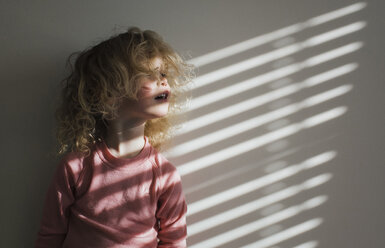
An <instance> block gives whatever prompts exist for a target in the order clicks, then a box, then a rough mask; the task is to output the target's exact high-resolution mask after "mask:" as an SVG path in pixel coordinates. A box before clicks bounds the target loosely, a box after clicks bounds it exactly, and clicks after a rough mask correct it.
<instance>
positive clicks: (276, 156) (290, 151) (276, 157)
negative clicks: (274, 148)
mask: <svg viewBox="0 0 385 248" xmlns="http://www.w3.org/2000/svg"><path fill="white" fill-rule="evenodd" d="M299 150H300V148H299V147H296V148H292V149H288V150H285V151H283V152H280V153H277V154H274V155H273V156H270V157H268V158H266V159H262V160H261V161H258V162H257V163H255V164H253V165H249V166H245V167H243V168H242V167H241V168H239V167H238V168H237V169H236V170H233V171H230V172H228V173H225V174H223V175H219V176H216V177H215V178H211V179H210V180H208V181H205V182H201V183H199V184H197V185H192V186H191V187H188V188H187V189H185V190H184V193H185V194H186V195H188V194H191V193H193V192H195V191H198V190H201V189H204V188H206V187H209V186H211V185H214V184H216V183H218V182H220V181H224V180H226V179H229V178H233V177H235V176H237V175H240V174H242V173H245V172H247V171H251V170H253V169H255V167H256V166H259V165H263V164H266V163H269V162H272V161H275V160H279V159H281V158H282V157H285V156H288V155H291V154H294V153H296V152H298V151H299Z"/></svg>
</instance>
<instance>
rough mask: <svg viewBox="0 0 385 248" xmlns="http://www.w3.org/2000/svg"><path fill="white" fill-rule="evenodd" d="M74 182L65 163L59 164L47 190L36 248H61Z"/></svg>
mask: <svg viewBox="0 0 385 248" xmlns="http://www.w3.org/2000/svg"><path fill="white" fill-rule="evenodd" d="M73 186H74V180H73V175H72V172H71V170H70V169H69V167H68V165H67V164H66V163H63V162H62V163H61V164H60V165H59V166H58V167H57V169H56V172H55V174H54V177H53V180H52V183H51V185H50V187H49V189H48V192H47V195H46V199H45V204H44V210H43V216H42V221H41V226H40V230H39V233H38V237H37V240H36V244H35V247H36V248H48V247H49V248H54V247H62V243H63V241H64V239H65V237H66V234H67V229H68V217H69V206H71V205H72V203H73V202H74V194H73Z"/></svg>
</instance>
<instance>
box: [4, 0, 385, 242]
mask: <svg viewBox="0 0 385 248" xmlns="http://www.w3.org/2000/svg"><path fill="white" fill-rule="evenodd" d="M355 3H356V5H354V4H355ZM357 3H358V4H357ZM384 5H385V4H384V3H383V1H380V0H378V1H374V0H373V1H366V2H358V1H348V0H341V1H315V0H314V1H305V0H292V1H284V0H280V1H268V0H261V1H218V0H212V1H176V0H175V1H170V0H168V1H45V2H43V1H1V2H0V20H1V21H0V25H1V30H2V34H1V36H0V44H1V49H2V51H1V57H0V62H1V66H0V70H1V73H0V75H1V76H0V77H1V78H0V82H1V86H2V90H1V93H0V94H1V98H0V99H1V106H2V115H1V116H2V117H1V119H2V121H1V128H0V130H1V149H0V151H1V155H2V158H3V162H2V166H1V173H0V176H1V178H0V179H1V180H0V183H1V185H0V186H1V204H0V208H1V213H2V214H1V218H0V221H1V232H0V233H1V237H0V246H1V247H30V246H32V244H33V241H34V239H35V236H36V232H37V228H38V225H39V221H40V214H41V208H42V201H43V198H44V194H45V190H46V189H47V186H48V183H49V181H50V177H51V175H52V172H53V169H54V168H55V165H56V162H57V160H56V159H55V157H54V156H53V152H54V151H53V147H54V144H55V143H54V142H55V140H54V136H53V125H54V122H53V110H54V101H55V99H56V97H57V96H58V85H59V81H60V80H61V79H62V78H63V76H64V62H65V59H66V57H67V56H68V55H69V54H70V53H71V52H73V51H76V50H82V49H84V48H86V47H87V46H89V45H92V44H95V43H96V42H97V41H100V40H102V39H104V38H107V37H108V36H109V35H111V34H113V32H114V31H113V29H114V27H123V28H124V27H128V26H135V25H136V26H139V27H141V28H143V29H153V30H156V31H157V32H159V33H160V34H162V35H163V36H164V37H165V39H166V40H167V41H168V42H169V43H170V44H172V45H173V46H174V47H175V48H176V49H177V50H178V51H179V52H181V53H182V54H191V56H192V57H193V58H197V57H200V56H203V55H206V54H208V53H211V52H213V51H217V50H219V49H221V48H225V47H228V46H232V45H235V44H239V43H241V42H243V41H246V40H250V39H253V38H255V37H260V39H257V41H261V44H259V45H257V43H255V39H254V40H253V41H254V42H251V44H254V45H253V47H251V48H249V49H247V50H244V51H242V52H239V53H235V54H232V55H230V56H228V57H226V58H223V59H219V60H216V61H214V62H211V63H210V64H207V65H204V66H200V67H199V68H198V69H199V70H198V76H199V78H198V80H197V82H199V80H203V79H202V78H203V77H202V76H203V75H207V74H208V73H212V72H215V71H217V70H219V69H221V68H226V67H227V66H232V65H236V64H238V63H241V62H244V61H248V60H249V59H251V58H259V59H266V58H271V56H273V55H274V56H276V57H274V58H273V59H270V60H269V59H267V60H266V61H264V62H261V63H260V64H257V65H256V66H254V67H251V68H250V69H248V70H245V71H242V72H239V73H236V74H233V75H229V76H226V77H224V78H222V79H219V80H216V81H214V82H212V83H210V84H208V85H206V86H202V87H199V88H197V89H195V90H194V91H193V95H194V97H195V99H198V97H199V96H203V95H205V94H207V93H210V92H216V93H215V96H219V93H220V92H221V91H220V90H221V89H224V88H226V87H230V86H232V85H236V84H238V83H241V82H243V81H245V80H248V79H251V78H254V77H257V76H259V78H256V79H253V80H251V81H250V82H249V83H247V84H246V85H251V84H253V83H258V84H260V85H259V86H255V87H251V88H250V89H248V90H246V91H243V92H240V93H238V94H231V96H230V97H227V98H224V99H222V100H220V101H218V102H214V103H212V104H208V105H205V106H203V107H201V108H199V109H196V110H194V111H190V112H189V113H188V119H189V120H193V119H195V118H198V117H202V116H204V115H206V114H209V113H212V112H214V111H218V110H221V109H223V108H226V107H230V106H238V105H237V104H238V103H240V102H243V101H246V100H250V99H253V98H255V99H254V100H253V101H251V102H249V103H247V105H246V106H250V105H251V104H256V103H258V102H257V101H261V102H260V104H257V105H255V106H254V107H252V108H249V109H248V110H245V111H243V112H240V113H238V114H232V115H230V116H229V117H228V118H226V119H223V120H219V119H215V118H220V117H215V118H214V119H213V120H214V122H213V124H209V125H206V126H204V127H202V128H199V129H196V130H194V131H191V132H189V133H185V134H181V135H179V136H178V137H176V139H175V147H178V145H181V144H183V143H185V142H187V141H191V140H193V139H195V138H196V137H206V135H208V134H210V133H213V132H215V131H218V130H220V129H222V128H226V127H230V126H232V125H236V124H239V123H243V122H245V121H247V120H250V119H252V118H257V117H259V119H257V120H259V121H261V122H260V124H258V125H256V126H254V127H252V128H251V129H249V130H247V131H244V132H241V133H238V134H236V135H234V136H232V137H228V138H226V139H223V140H220V141H218V142H216V143H213V144H211V145H209V146H201V145H202V144H203V143H202V142H200V143H199V147H201V148H199V147H198V146H193V147H194V148H196V150H194V151H191V152H189V153H186V154H184V155H181V156H175V154H174V155H173V154H172V152H171V151H170V152H169V155H168V156H169V159H170V160H171V161H172V162H173V163H174V164H175V165H176V166H178V168H179V170H180V172H181V173H182V174H183V177H182V179H183V185H184V188H185V191H186V196H187V200H188V203H189V207H190V211H197V212H196V213H193V212H190V216H189V217H188V221H189V227H190V229H189V230H193V229H192V227H194V228H196V227H197V228H198V229H197V230H202V226H203V224H204V223H203V222H202V221H203V220H205V219H208V218H211V217H214V216H218V214H223V215H220V218H219V219H221V220H224V219H227V221H226V222H224V223H222V224H220V225H217V226H215V227H214V228H210V229H207V230H205V231H204V232H200V233H196V234H195V235H191V236H190V238H189V244H190V246H193V245H194V244H198V246H199V247H211V246H213V245H208V244H206V245H204V244H202V243H201V242H203V241H205V240H210V239H212V238H214V237H219V240H224V239H225V238H227V237H228V238H229V240H228V241H226V242H225V244H222V245H219V246H220V247H239V246H242V245H247V244H253V242H256V241H258V242H259V243H256V244H253V245H254V246H253V247H273V246H275V247H295V246H297V245H300V244H303V243H306V244H308V246H302V247H357V248H358V247H382V246H383V245H385V238H384V235H383V232H384V230H385V216H384V214H383V211H384V208H385V198H384V197H383V193H384V191H383V189H384V187H385V180H384V179H383V175H384V174H385V167H384V156H383V152H384V148H385V142H384V138H385V132H384V124H385V123H384V122H385V120H384V110H383V106H384V104H385V100H384V97H383V93H384V89H385V87H384V83H385V82H384V65H385V63H384V57H383V52H382V51H383V44H384V42H385V38H384V33H383V26H384V17H383V9H384V7H385V6H384ZM349 6H350V7H349ZM346 7H348V8H346ZM338 9H343V11H339V12H333V11H334V10H338ZM344 11H345V12H344ZM349 11H350V13H348V12H349ZM327 13H329V14H330V13H332V14H335V15H334V17H333V15H326V16H323V17H324V18H326V19H320V18H318V19H314V17H317V16H320V15H323V14H327ZM344 13H345V14H344ZM322 20H323V21H324V23H319V22H321V21H322ZM291 25H294V26H292V27H293V28H296V30H295V31H293V32H292V33H290V34H286V35H281V36H278V37H275V38H271V40H270V41H268V40H266V38H267V37H271V36H268V35H267V34H271V33H272V32H275V31H277V30H281V29H283V28H286V27H289V26H291ZM338 28H342V29H338ZM335 29H338V30H337V31H335V32H333V33H328V35H325V36H321V37H318V38H320V39H316V40H315V39H311V38H314V37H315V36H317V35H320V34H323V33H326V32H329V31H332V30H335ZM120 30H121V29H120ZM285 30H286V31H287V30H288V29H285ZM290 30H292V29H290ZM281 31H282V30H281ZM273 34H277V32H275V33H273ZM278 34H282V33H281V32H278ZM332 35H335V36H336V37H334V38H332ZM322 39H324V40H322ZM304 41H307V43H304ZM349 44H350V45H349ZM297 45H298V46H297ZM300 45H302V46H300ZM288 46H290V47H289V48H293V49H297V50H298V51H294V50H288ZM241 47H244V46H242V43H241ZM341 47H344V48H343V50H336V51H334V52H332V53H328V52H330V51H332V50H333V49H337V48H341ZM279 49H281V50H279ZM231 51H234V48H232V49H231ZM338 51H339V52H341V53H340V54H339V53H338ZM283 52H287V53H288V54H287V55H286V56H285V55H283ZM325 53H326V55H325V56H323V57H320V56H318V55H320V54H325ZM258 56H259V57H258ZM333 56H334V57H335V58H334V59H332V57H333ZM215 58H216V59H217V58H218V57H217V56H215ZM309 58H312V60H309ZM321 58H323V59H324V60H325V61H323V62H322V63H321V62H320V60H319V59H321ZM315 59H318V60H315ZM258 61H262V60H258ZM315 61H316V62H315ZM317 61H318V62H319V63H318V62H317ZM249 62H250V61H249ZM301 62H307V63H301ZM249 64H250V63H247V65H249ZM290 65H291V66H292V67H290V68H292V69H295V70H297V71H296V72H294V71H293V72H292V73H288V74H287V75H286V76H281V77H277V78H275V79H274V78H272V77H271V75H277V74H272V73H273V72H275V73H276V72H277V71H278V72H282V71H283V69H282V68H284V67H285V66H290ZM295 65H297V66H304V67H303V68H300V67H294V66H295ZM245 66H246V65H242V66H241V68H245ZM280 69H281V70H280ZM232 70H233V69H232V68H231V67H230V69H229V68H227V69H226V70H225V72H229V71H232ZM217 72H218V71H217ZM219 72H221V73H222V74H221V73H219V75H223V71H219ZM327 72H328V73H327ZM267 73H270V74H268V75H270V77H267V78H265V79H266V80H265V81H264V79H263V77H262V76H264V75H266V74H267ZM322 73H327V74H322ZM338 73H340V74H341V75H340V76H338V77H337V76H336V75H337V74H338ZM319 74H322V75H324V76H325V75H326V76H330V78H329V79H328V80H326V79H325V78H324V79H325V80H320V78H319V77H317V78H314V76H316V75H319ZM217 79H218V78H217ZM316 79H317V80H316ZM312 82H313V83H314V82H318V84H316V85H309V84H310V83H312ZM197 84H198V83H197ZM301 85H302V86H304V85H307V86H308V87H299V86H301ZM296 86H298V87H296ZM285 87H286V88H285ZM237 89H239V87H237ZM287 90H293V91H292V92H291V93H288V91H287ZM325 92H326V93H325ZM279 93H280V94H283V95H281V96H278V97H277V94H279ZM321 93H325V94H323V95H319V94H321ZM314 96H322V97H323V98H322V99H321V98H314ZM256 97H258V98H256ZM209 99H210V100H212V99H211V97H210V98H209ZM309 99H310V100H309ZM317 99H318V100H319V102H315V101H311V100H317ZM200 101H201V100H200ZM199 103H200V102H199ZM295 103H298V104H295ZM291 104H294V105H291ZM285 106H294V107H297V109H294V112H292V113H287V114H284V112H282V111H283V110H285V109H283V108H284V107H285ZM286 110H288V109H286ZM289 110H290V109H289ZM229 111H230V110H226V111H225V112H224V113H230V112H229ZM273 111H276V112H273ZM272 113H278V114H282V116H280V117H277V116H276V117H272V119H267V118H268V117H269V116H270V117H271V114H272ZM220 116H223V113H222V114H221V115H220ZM313 117H314V118H313ZM210 118H213V117H210ZM296 124H298V125H296ZM187 127H188V126H187V125H186V128H187ZM185 130H187V129H185ZM236 130H237V129H235V128H234V127H233V128H231V131H227V132H225V134H229V133H232V132H233V131H236ZM242 130H244V129H242ZM215 137H224V136H223V134H219V135H216V136H215ZM212 139H213V138H212V137H211V138H210V137H209V138H208V140H212ZM243 145H244V146H243ZM229 147H232V148H231V149H229ZM238 148H239V149H238ZM226 149H228V150H226ZM184 151H185V150H184ZM236 152H238V154H235V153H236ZM224 156H227V157H226V158H225V157H224ZM218 159H219V160H218ZM187 165H189V166H188V168H194V169H197V168H198V166H205V168H202V169H200V170H196V171H188V170H186V168H187V167H186V166H187ZM279 176H281V177H279ZM311 179H313V180H311ZM248 182H250V183H249V184H247V185H246V186H245V187H244V188H241V187H240V186H241V185H245V184H246V183H248ZM293 186H296V187H293ZM230 189H233V191H232V192H230V193H226V192H229V190H230ZM219 193H221V195H219V197H218V199H215V200H214V203H215V204H213V206H212V207H210V208H208V209H203V210H202V211H198V208H199V207H203V206H204V204H205V203H211V202H210V201H209V200H210V199H212V198H210V197H213V196H215V195H218V194H219ZM277 193H280V194H279V195H278V194H277ZM278 196H280V197H281V198H279V197H278ZM275 197H276V198H275ZM225 199H227V200H226V201H225ZM269 199H271V201H268V200H269ZM310 199H313V201H310V202H309V201H308V200H310ZM317 200H318V201H317ZM198 201H201V202H198ZM222 201H223V202H222ZM197 202H198V203H197ZM250 202H253V205H252V206H254V209H253V210H250V209H252V208H246V207H247V206H249V205H250V204H249V205H247V204H248V203H250ZM258 204H259V205H258ZM240 206H244V207H245V208H244V209H243V210H242V211H241V213H242V214H240V216H239V217H237V218H235V214H234V213H232V214H230V215H225V214H224V213H226V211H229V210H231V209H237V208H238V207H240ZM293 206H298V207H294V208H291V210H292V211H291V212H287V211H284V210H285V209H288V208H290V207H293ZM248 211H250V212H248ZM285 214H286V215H285ZM278 216H281V217H282V219H277V217H278ZM230 217H233V218H230ZM269 220H270V221H271V222H269ZM247 224H250V225H249V226H247V228H246V230H248V231H250V230H253V231H252V232H250V233H248V234H246V233H245V232H242V231H239V232H237V233H238V234H240V236H239V238H235V237H236V233H235V231H236V230H240V229H238V228H239V227H242V226H245V225H247ZM253 228H254V229H253ZM300 228H302V229H300ZM289 230H291V231H292V232H291V234H292V235H288V236H284V235H285V234H288V232H287V231H289ZM231 231H233V232H231ZM228 232H229V233H228ZM220 234H226V235H225V236H224V237H221V236H218V235H220ZM285 237H286V238H285ZM215 242H216V244H219V241H215ZM215 242H214V243H215ZM262 242H267V243H262ZM269 242H270V243H269ZM307 242H313V243H307ZM312 244H315V245H316V246H312ZM258 245H260V246H258ZM317 245H318V246H317Z"/></svg>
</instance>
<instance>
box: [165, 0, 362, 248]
mask: <svg viewBox="0 0 385 248" xmlns="http://www.w3.org/2000/svg"><path fill="white" fill-rule="evenodd" d="M365 6H366V4H365V3H364V2H359V3H355V4H352V5H349V6H345V7H343V8H340V9H336V10H333V11H331V12H329V13H325V14H322V15H320V16H316V17H313V18H311V19H309V20H305V21H303V22H301V23H297V24H294V25H290V26H287V27H284V28H281V29H279V30H276V31H273V32H271V33H268V34H264V35H261V36H258V37H255V38H252V39H249V40H246V41H243V42H240V43H238V44H234V45H232V46H229V47H226V48H223V49H220V50H217V51H214V52H212V53H209V54H206V55H203V56H200V57H197V58H194V59H192V60H191V61H190V62H191V63H192V64H195V65H196V66H197V67H198V68H199V70H200V71H201V72H203V73H201V76H199V77H197V78H196V80H195V85H194V87H193V96H194V98H193V99H192V101H191V107H190V109H189V110H188V112H187V121H186V122H185V123H184V126H183V128H182V129H181V130H180V131H179V132H178V134H177V137H176V138H175V145H174V147H173V148H172V149H171V150H169V151H168V152H167V154H165V155H166V156H167V157H168V158H169V159H170V160H171V161H173V163H174V164H179V165H180V166H179V167H178V170H179V172H180V174H181V176H182V179H183V182H184V185H185V186H187V185H188V187H186V188H185V193H186V197H187V201H188V203H189V209H188V225H189V226H188V233H189V240H188V243H189V247H191V248H195V247H271V246H274V245H278V244H280V245H282V243H283V242H289V241H290V242H291V243H293V242H294V243H295V244H297V245H296V246H295V247H297V248H299V247H301V248H310V247H317V246H318V244H319V242H318V240H316V238H317V237H315V238H314V236H312V237H313V238H314V240H308V239H307V238H306V237H303V235H304V234H305V233H308V232H311V231H312V230H315V229H317V228H319V227H320V225H322V223H323V222H324V219H323V218H322V216H319V215H318V214H317V212H316V209H317V208H319V207H322V206H323V205H325V204H327V200H328V194H327V192H325V191H322V186H323V185H325V184H327V183H328V182H330V180H332V177H333V174H332V173H331V172H330V169H328V168H329V167H328V166H330V165H332V164H333V160H334V158H335V157H336V156H337V155H338V151H337V150H333V149H330V145H325V144H324V143H325V141H328V140H331V139H333V138H335V137H337V136H338V131H337V130H332V131H333V132H334V133H333V132H329V136H328V137H325V135H324V137H322V134H321V135H318V136H317V135H316V133H317V127H318V126H319V125H321V124H322V125H330V123H332V122H333V121H336V120H337V119H338V118H341V117H342V116H343V115H344V114H345V113H346V112H347V111H349V109H348V107H347V106H344V102H343V100H341V99H340V98H342V97H343V96H346V95H347V94H349V92H350V91H352V90H353V85H351V84H345V83H344V81H346V79H344V77H348V76H349V74H352V73H354V71H355V70H356V69H357V68H358V66H359V63H358V61H354V59H352V56H351V55H352V54H353V53H355V52H356V51H357V50H359V49H360V48H361V47H362V46H363V45H364V44H363V42H362V41H360V40H359V39H358V37H357V35H356V34H357V33H359V31H360V30H362V29H364V28H365V26H366V22H365V20H357V15H356V14H357V13H358V12H360V11H361V10H362V9H364V8H365ZM234 61H236V62H234ZM296 143H297V144H296ZM320 187H321V190H320V189H317V188H320ZM320 192H321V194H320ZM301 237H302V238H301Z"/></svg>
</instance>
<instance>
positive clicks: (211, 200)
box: [187, 151, 336, 216]
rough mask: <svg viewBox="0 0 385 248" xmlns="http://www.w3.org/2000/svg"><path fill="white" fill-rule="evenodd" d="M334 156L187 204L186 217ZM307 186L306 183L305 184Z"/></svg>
mask: <svg viewBox="0 0 385 248" xmlns="http://www.w3.org/2000/svg"><path fill="white" fill-rule="evenodd" d="M335 156H336V152H334V151H329V152H325V153H322V154H320V155H317V156H315V157H313V158H310V159H308V160H305V161H304V162H302V163H300V164H298V165H292V166H290V167H287V168H285V169H282V170H279V171H277V172H274V173H271V174H268V175H266V176H263V177H261V178H257V179H254V180H251V181H249V182H245V183H243V184H241V185H238V186H236V187H233V188H231V189H228V190H225V191H222V192H219V193H217V194H214V195H212V196H209V197H206V198H204V199H202V200H199V201H196V202H193V203H190V204H189V208H188V212H187V216H191V215H194V214H196V213H198V212H200V211H203V210H205V209H208V208H210V207H213V206H215V205H218V204H221V203H224V202H226V201H228V200H231V199H234V198H236V197H239V196H241V195H245V194H247V193H250V192H252V191H255V190H257V189H260V188H262V187H264V186H266V185H269V184H272V183H275V182H277V181H279V180H282V179H285V178H288V177H291V176H293V175H295V174H297V173H299V172H301V171H303V170H307V169H310V168H313V167H315V166H318V165H321V164H324V163H326V162H328V161H330V160H332V159H333V158H334V157H335ZM306 185H308V182H307V184H306Z"/></svg>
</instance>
